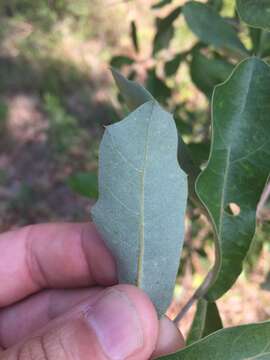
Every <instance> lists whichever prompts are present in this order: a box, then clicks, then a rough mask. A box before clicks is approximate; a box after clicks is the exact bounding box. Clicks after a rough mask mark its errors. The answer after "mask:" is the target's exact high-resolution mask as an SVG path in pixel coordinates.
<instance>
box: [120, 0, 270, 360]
mask: <svg viewBox="0 0 270 360" xmlns="http://www.w3.org/2000/svg"><path fill="white" fill-rule="evenodd" d="M172 4H173V1H170V0H169V1H166V0H163V1H159V2H157V3H155V4H154V5H153V6H152V8H153V9H157V10H158V11H160V12H161V11H163V7H165V6H167V5H172ZM255 4H256V8H255ZM253 6H254V8H253ZM268 6H269V5H268V3H267V2H264V1H262V2H260V4H258V2H257V1H253V0H251V1H247V0H238V1H237V8H238V14H239V15H240V19H239V17H238V16H237V13H236V11H235V10H236V9H234V4H232V2H230V3H229V2H228V1H226V0H224V1H223V0H208V1H207V2H205V3H202V2H197V1H187V2H186V3H184V4H183V5H182V7H179V6H175V7H173V6H171V7H170V11H169V12H167V15H166V16H164V17H162V18H156V21H155V24H156V29H155V35H154V40H153V43H152V55H153V59H152V65H151V67H150V68H147V76H146V79H145V87H146V89H145V88H142V87H140V86H138V84H136V83H134V82H132V83H131V82H127V81H126V80H125V78H123V77H122V78H121V80H120V83H121V82H122V84H120V83H119V78H118V81H117V82H118V87H119V88H120V92H121V94H122V96H123V97H124V98H125V101H126V103H127V104H128V103H130V102H131V101H133V100H135V102H136V104H134V105H135V106H134V107H133V109H134V108H136V107H137V106H139V105H140V104H141V103H143V102H145V101H147V100H150V99H151V98H155V99H158V101H160V102H161V103H162V105H163V106H165V107H166V108H169V109H170V110H171V111H172V112H173V113H174V117H175V119H176V124H177V127H178V130H179V133H180V134H179V135H180V136H179V141H180V146H179V149H180V153H179V154H178V159H179V163H180V166H181V167H182V168H183V169H184V170H185V171H186V172H187V174H188V179H189V199H190V200H191V201H192V203H193V206H195V207H199V208H200V209H201V210H202V211H203V212H204V214H206V215H207V216H208V217H209V219H210V220H211V221H212V225H213V230H214V234H215V247H216V259H215V264H214V266H213V268H212V269H211V270H210V271H209V273H208V275H207V277H206V279H205V281H204V282H203V283H202V285H201V286H200V287H199V288H198V290H197V291H196V292H195V295H194V299H199V301H198V306H197V312H196V315H195V318H194V322H193V324H192V327H191V331H190V336H189V339H188V343H189V344H191V343H192V345H190V346H188V347H187V348H186V349H184V350H181V351H180V352H178V353H176V354H172V355H169V356H167V357H163V358H164V359H200V360H203V359H210V358H211V359H212V358H213V359H226V360H228V359H237V360H238V359H246V358H255V357H256V358H260V359H268V358H270V355H269V352H268V350H269V349H268V348H267V346H268V344H269V335H267V334H268V332H267V331H268V328H269V323H264V324H257V325H256V324H254V325H253V324H251V325H248V326H242V327H237V328H231V329H224V330H219V331H218V332H216V330H218V329H219V328H221V327H222V322H221V319H220V316H219V313H218V309H217V307H216V305H215V303H212V302H209V301H208V300H205V299H203V298H202V297H204V296H205V297H206V298H207V299H210V300H215V299H217V298H219V297H220V296H222V295H223V294H224V293H225V292H226V291H227V290H229V289H230V288H231V286H232V285H233V283H234V282H235V280H236V279H237V278H238V276H239V274H240V273H241V270H242V268H243V262H244V259H245V257H246V256H247V260H246V262H245V269H250V268H251V267H252V266H254V264H255V263H256V261H257V259H258V256H259V254H260V252H261V250H262V248H263V247H264V246H265V244H266V239H267V235H266V236H265V234H264V233H263V232H262V231H258V232H257V235H256V241H254V242H253V245H252V246H251V243H252V239H253V236H254V232H255V227H256V207H257V204H258V201H259V199H260V196H261V193H262V191H263V188H264V186H265V183H266V182H267V179H268V177H269V171H270V158H269V148H270V144H269V132H270V129H269V121H268V120H269V119H268V117H269V116H268V114H269V110H270V108H269V104H270V86H269V84H270V72H269V67H268V65H267V62H269V59H270V47H269V43H270V42H269V39H270V32H268V31H267V30H266V29H268V27H269V22H268V21H269V20H268V15H269V14H268V12H267V8H268ZM229 8H230V10H228V9H229ZM160 9H162V10H160ZM251 9H252V10H251ZM164 12H165V11H164ZM162 13H163V12H162ZM224 14H226V17H225V15H224ZM247 18H249V19H251V18H252V21H253V22H251V20H248V19H247ZM178 19H181V21H182V20H184V22H185V24H186V25H187V27H188V29H189V30H191V32H192V34H193V36H195V38H196V40H195V41H194V42H193V43H192V45H191V47H190V48H187V46H186V47H181V46H179V47H178V45H177V43H178V44H179V40H180V41H181V33H180V30H178V29H177V26H180V27H181V26H182V25H181V21H177V22H176V20H178ZM241 20H244V21H245V22H246V23H247V24H249V25H251V26H254V27H249V26H247V24H244V23H242V22H241ZM255 27H257V28H255ZM181 30H182V31H183V28H182V27H181ZM184 31H185V30H184ZM190 43H191V41H190ZM167 48H169V50H168V51H167V52H165V51H163V52H161V50H164V49H167ZM251 54H256V55H257V57H250V58H247V57H249V56H250V55H251ZM246 58H247V59H246ZM262 58H263V59H264V60H266V61H265V62H264V61H262V60H261V59H262ZM134 60H135V59H134ZM239 60H241V62H240V64H238V61H239ZM123 65H126V66H125V70H126V69H128V68H129V64H128V63H127V62H126V63H125V64H123ZM134 65H136V66H134ZM139 66H140V64H139V63H138V64H135V62H133V63H132V70H131V71H129V72H128V77H131V76H132V79H134V78H136V75H137V73H136V71H137V67H139ZM183 67H188V69H189V72H190V75H191V80H192V82H193V84H195V85H196V87H197V88H198V89H199V91H201V92H202V93H203V94H204V95H206V99H207V100H208V101H209V102H208V107H207V108H204V109H203V110H202V112H199V111H198V112H197V113H196V112H194V110H193V109H192V110H191V111H190V109H189V104H188V102H185V101H181V100H180V102H177V100H175V98H177V97H176V96H175V95H176V94H177V93H178V91H179V88H180V94H181V91H183V88H184V86H183V85H182V86H181V85H180V87H179V85H178V83H177V78H178V77H177V75H178V71H179V69H182V68H183ZM119 68H120V66H119ZM135 88H136V90H135ZM134 91H135V93H134ZM138 94H139V100H138ZM143 94H144V95H143ZM145 94H146V95H145ZM180 98H181V97H180ZM211 102H212V109H211V107H210V104H211ZM211 112H212V134H211V136H212V139H211V143H212V145H211V150H210V143H209V139H210V136H209V132H208V126H209V123H207V122H204V121H202V116H204V118H207V117H208V118H209V119H210V113H211ZM198 114H199V115H198ZM202 114H203V115H202ZM181 135H182V136H183V135H184V136H185V137H184V138H185V140H186V139H187V144H184V142H183V140H182V136H181ZM183 144H184V145H185V146H183ZM209 154H210V155H209ZM207 160H208V162H207ZM200 169H203V171H202V172H201V171H200ZM196 180H197V184H196V192H195V186H194V183H195V182H196ZM198 195H199V198H198ZM194 226H195V225H194ZM266 232H269V229H268V230H266ZM250 246H251V247H250ZM249 248H250V250H249ZM203 250H204V249H203V248H200V249H196V251H198V252H200V251H202V252H203ZM185 253H189V254H191V253H192V251H190V252H188V251H185ZM190 256H191V255H190ZM204 256H206V254H205V253H204ZM265 286H267V285H265ZM187 308H188V306H187ZM180 317H181V316H180ZM213 332H214V334H212V333H213ZM208 334H212V335H208ZM253 336H254V339H255V338H256V343H255V340H253ZM235 339H237V341H236V340H235ZM259 343H260V346H257V345H258V344H259ZM232 344H233V346H232ZM228 349H230V351H228ZM262 349H264V350H263V351H262Z"/></svg>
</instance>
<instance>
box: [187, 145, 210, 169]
mask: <svg viewBox="0 0 270 360" xmlns="http://www.w3.org/2000/svg"><path fill="white" fill-rule="evenodd" d="M187 147H188V149H189V151H190V154H191V156H192V159H193V161H194V163H195V165H197V166H201V165H202V164H203V163H204V162H206V161H207V159H208V157H209V153H210V144H209V143H204V142H199V143H189V144H188V145H187Z"/></svg>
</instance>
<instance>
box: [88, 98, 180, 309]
mask: <svg viewBox="0 0 270 360" xmlns="http://www.w3.org/2000/svg"><path fill="white" fill-rule="evenodd" d="M177 142H178V140H177V131H176V126H175V123H174V120H173V117H172V115H170V114H169V113H167V112H166V111H165V110H163V109H162V108H161V107H160V106H159V105H158V103H157V102H156V101H149V102H147V103H145V104H143V105H142V106H141V107H139V108H138V109H136V110H135V111H134V112H132V113H131V114H130V115H129V116H128V117H127V118H126V119H124V120H123V121H120V122H119V123H116V124H113V125H110V126H108V127H107V128H106V131H105V134H104V136H103V139H102V142H101V145H100V155H99V156H100V157H99V194H100V195H99V200H98V202H97V203H96V205H95V206H94V207H93V208H92V217H93V219H94V222H95V224H96V225H97V227H98V229H99V231H100V232H101V234H102V236H103V238H104V239H105V241H106V244H107V245H108V247H109V248H110V250H111V251H112V254H113V255H114V256H115V259H116V261H117V268H118V276H119V281H120V282H121V283H130V284H134V285H137V286H138V287H140V288H142V289H143V290H144V291H145V292H146V293H147V294H148V295H149V296H150V298H151V299H152V301H153V303H154V304H155V305H156V308H157V311H158V313H159V315H162V314H164V313H165V311H166V309H167V307H168V306H169V304H170V301H171V297H172V292H173V289H174V284H175V279H176V275H177V270H178V266H179V261H180V254H181V249H182V244H183V236H184V215H185V208H186V198H187V182H186V174H185V173H184V172H183V171H182V170H181V169H180V167H179V165H178V161H177Z"/></svg>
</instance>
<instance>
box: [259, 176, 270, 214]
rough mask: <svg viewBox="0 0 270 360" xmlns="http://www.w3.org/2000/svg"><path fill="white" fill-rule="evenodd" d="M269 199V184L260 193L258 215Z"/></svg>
mask: <svg viewBox="0 0 270 360" xmlns="http://www.w3.org/2000/svg"><path fill="white" fill-rule="evenodd" d="M269 197H270V182H269V183H268V184H267V185H266V187H265V189H264V192H263V193H262V196H261V199H260V201H259V204H258V206H257V214H258V215H260V213H261V211H262V209H263V208H264V206H265V204H266V202H267V200H268V198H269Z"/></svg>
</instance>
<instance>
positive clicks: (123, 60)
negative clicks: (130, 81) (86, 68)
mask: <svg viewBox="0 0 270 360" xmlns="http://www.w3.org/2000/svg"><path fill="white" fill-rule="evenodd" d="M133 63H134V60H133V59H131V58H130V57H128V56H124V55H118V56H114V57H113V58H112V59H111V62H110V64H111V66H112V67H115V68H118V69H120V68H121V67H122V66H124V65H131V64H133Z"/></svg>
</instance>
